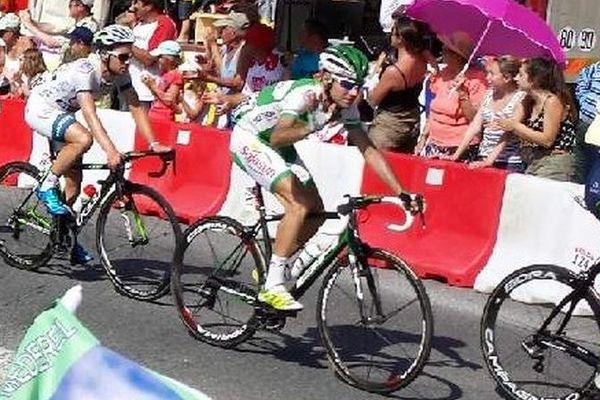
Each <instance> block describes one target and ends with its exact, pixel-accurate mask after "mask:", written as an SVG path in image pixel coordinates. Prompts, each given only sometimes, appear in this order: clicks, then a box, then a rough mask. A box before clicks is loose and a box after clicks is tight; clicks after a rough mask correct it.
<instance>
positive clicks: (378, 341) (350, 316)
mask: <svg viewBox="0 0 600 400" xmlns="http://www.w3.org/2000/svg"><path fill="white" fill-rule="evenodd" d="M254 197H255V199H256V209H257V211H258V213H259V216H260V217H259V220H258V222H256V223H255V224H254V225H252V226H243V225H242V224H241V223H239V222H238V221H236V220H235V219H232V218H228V217H222V216H214V217H208V218H203V219H200V220H199V221H197V222H196V223H194V224H193V225H191V226H190V227H189V228H188V229H187V230H186V231H185V232H184V236H183V240H182V241H181V242H180V244H179V246H178V248H177V252H176V255H175V259H174V267H173V280H172V292H173V294H174V297H175V303H176V306H177V309H178V311H179V315H180V318H181V320H182V321H183V323H184V325H185V326H186V328H187V329H188V331H189V332H190V333H191V334H192V335H193V336H194V337H195V338H197V339H199V340H201V341H204V342H207V343H209V344H212V345H216V346H220V347H225V348H231V347H234V346H236V345H238V344H240V343H242V342H244V341H246V340H248V339H249V338H250V337H252V335H253V334H254V333H255V332H256V331H257V330H261V329H263V330H268V331H278V330H280V329H282V328H283V327H284V325H285V322H286V318H288V317H295V316H296V314H295V313H290V312H287V313H286V312H281V311H277V310H274V309H273V308H271V307H270V306H268V305H266V304H264V303H261V302H259V301H258V299H257V294H258V291H259V288H260V287H262V285H263V284H264V281H265V279H266V268H267V260H268V259H269V258H270V256H271V239H270V236H269V230H268V226H267V224H268V223H269V222H274V221H279V220H281V218H282V215H267V213H266V212H265V207H264V200H263V197H262V193H261V191H260V187H259V186H257V187H256V188H255V189H254ZM421 200H422V198H421ZM379 203H393V204H395V205H398V206H400V207H402V202H401V201H400V199H399V198H398V197H383V196H360V197H347V201H346V202H345V203H344V204H342V205H340V206H339V207H338V210H337V212H323V213H320V215H321V216H324V217H326V218H327V219H333V218H340V216H348V225H347V228H346V229H345V231H344V232H343V233H342V234H341V235H340V237H339V240H338V242H337V243H335V244H332V245H331V246H330V248H329V249H328V250H326V251H323V252H322V254H321V255H320V256H318V257H317V258H316V259H314V260H313V261H312V262H311V263H309V264H308V265H305V267H304V270H303V271H302V273H301V275H300V276H299V278H298V279H297V281H296V282H295V285H294V287H293V288H292V289H291V290H290V293H291V294H292V296H293V297H294V298H296V299H300V298H301V297H302V296H303V295H304V294H305V293H306V291H307V290H308V289H309V288H310V287H311V286H312V285H313V284H314V283H315V282H316V281H317V279H318V278H319V276H321V275H322V274H323V273H324V272H326V274H325V277H324V279H323V282H322V285H321V287H320V290H319V295H318V300H317V310H316V316H317V326H318V332H319V334H320V337H321V339H322V341H323V343H324V346H325V349H326V351H327V356H328V359H329V362H330V365H331V367H332V368H333V370H334V371H335V372H336V374H337V376H338V377H340V378H341V379H342V380H344V381H345V382H346V383H349V384H351V385H353V386H356V387H359V388H361V389H363V390H367V391H371V392H379V393H390V392H393V391H396V390H398V389H400V388H402V387H404V386H406V385H408V384H409V383H410V382H411V381H412V380H413V379H415V378H416V376H417V375H418V374H419V372H420V371H421V370H422V368H423V366H424V364H425V362H426V361H427V359H428V357H429V353H430V350H431V339H432V335H433V317H432V312H431V306H430V303H429V298H428V296H427V293H426V291H425V288H424V286H423V284H422V283H421V281H420V279H419V278H418V277H417V275H416V274H415V273H414V272H413V270H412V269H411V268H410V266H409V265H408V263H407V262H405V261H404V260H402V259H401V258H399V257H398V256H396V255H393V254H391V253H389V252H387V251H385V250H381V249H376V248H372V247H370V246H369V245H368V244H366V243H364V242H362V241H361V239H360V237H359V234H358V224H357V212H358V210H362V209H365V208H366V207H368V206H369V205H372V204H379ZM405 214H406V216H407V217H406V221H405V223H404V224H403V225H402V226H400V225H394V224H392V225H390V226H389V227H390V229H393V230H400V231H401V230H404V229H408V228H409V227H410V225H411V224H412V222H413V217H412V216H411V215H410V214H409V213H405Z"/></svg>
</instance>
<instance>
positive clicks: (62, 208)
mask: <svg viewBox="0 0 600 400" xmlns="http://www.w3.org/2000/svg"><path fill="white" fill-rule="evenodd" d="M133 42H134V36H133V31H132V30H131V29H129V28H127V27H124V26H119V25H111V26H108V27H106V28H104V29H102V30H100V31H99V32H97V33H96V34H95V36H94V44H95V46H96V52H95V53H94V54H91V55H90V56H89V57H88V58H83V59H79V60H76V61H73V62H71V63H68V64H64V65H62V66H61V67H59V68H58V69H57V70H56V71H54V72H53V73H50V74H48V75H47V76H46V78H45V79H44V81H43V82H42V83H40V84H39V85H37V86H36V87H35V88H33V89H32V91H31V95H30V97H29V98H28V100H27V105H26V107H25V120H26V121H27V124H28V125H29V126H30V127H31V128H32V129H33V130H35V131H36V132H38V133H39V134H41V135H43V136H45V137H47V138H48V139H51V140H52V141H53V144H58V145H59V146H62V148H61V149H60V151H59V153H58V155H57V157H56V160H55V161H54V162H53V164H52V166H51V168H50V173H49V174H48V175H47V177H46V178H45V179H44V181H43V182H42V183H41V185H40V187H39V188H38V189H37V191H36V194H37V196H38V197H39V199H40V200H41V201H42V202H44V204H45V205H46V207H47V208H48V211H49V212H50V213H51V214H54V215H63V214H68V213H70V212H71V210H70V209H69V207H68V205H67V204H72V202H73V201H75V199H76V198H77V196H78V195H79V190H80V185H81V171H74V170H71V167H72V166H73V165H74V164H75V163H76V162H77V161H78V160H79V159H80V158H81V157H82V156H83V154H84V153H85V152H86V151H87V150H88V149H89V148H90V147H91V145H92V143H93V140H94V139H95V140H96V141H98V143H99V144H100V146H101V147H102V149H103V150H104V151H105V152H106V155H107V163H108V165H109V167H111V168H115V167H117V166H118V165H119V164H120V163H121V154H120V153H119V151H118V150H117V148H116V147H115V145H114V143H113V142H112V141H111V140H110V138H109V136H108V134H107V133H106V130H105V128H104V127H103V125H102V122H101V121H100V119H99V118H98V114H97V112H96V106H95V103H94V101H95V99H96V98H97V97H99V96H101V95H102V94H104V93H106V92H107V90H108V89H110V88H112V87H116V89H117V90H118V91H119V92H120V94H122V95H123V97H124V98H125V99H126V101H127V103H128V104H129V109H130V111H131V115H132V116H133V119H134V120H135V122H136V125H137V127H138V128H139V130H140V132H141V133H142V135H143V136H144V137H145V138H146V140H147V141H148V142H149V143H150V148H151V149H152V150H154V151H158V152H162V151H169V150H170V149H169V148H167V147H165V146H162V145H160V144H159V143H158V142H157V141H155V140H154V132H153V131H152V127H151V126H150V121H149V119H148V116H147V114H146V113H145V112H144V110H143V108H142V107H140V105H139V101H138V99H137V95H136V93H135V91H134V90H133V87H132V85H131V80H130V79H129V74H128V72H127V67H128V63H129V59H130V57H131V44H132V43H133ZM80 109H81V111H82V114H83V117H84V119H85V121H86V123H87V125H88V126H89V129H88V128H86V127H85V126H83V125H82V124H80V123H79V122H77V121H76V120H75V115H74V113H75V112H76V111H77V110H80ZM63 175H64V177H65V180H66V187H65V199H66V204H65V203H63V200H62V199H61V196H60V194H59V192H58V181H59V178H60V177H61V176H63ZM74 255H75V258H76V260H77V261H79V262H81V263H87V262H89V261H90V260H91V259H92V257H91V256H90V255H89V254H88V253H87V252H86V251H85V250H84V249H83V248H81V247H78V248H76V249H75V252H74Z"/></svg>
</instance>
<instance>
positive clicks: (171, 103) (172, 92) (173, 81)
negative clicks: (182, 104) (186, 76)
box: [142, 40, 183, 121]
mask: <svg viewBox="0 0 600 400" xmlns="http://www.w3.org/2000/svg"><path fill="white" fill-rule="evenodd" d="M150 55H151V56H152V57H157V59H158V70H159V74H160V77H159V78H158V80H157V79H154V78H152V77H151V76H145V77H143V78H142V81H143V82H144V84H145V85H146V86H148V88H149V89H150V91H151V92H152V95H153V96H154V97H155V100H154V102H153V103H152V105H151V107H150V111H149V112H148V115H149V116H150V117H151V118H157V119H168V120H171V121H174V120H175V112H176V111H177V109H178V105H179V99H180V97H181V90H182V88H183V77H182V74H181V72H180V71H179V70H178V69H177V67H178V66H179V64H181V47H180V46H179V44H178V43H177V42H176V41H174V40H167V41H164V42H162V43H161V44H160V45H158V47H157V48H156V49H154V50H152V51H151V52H150Z"/></svg>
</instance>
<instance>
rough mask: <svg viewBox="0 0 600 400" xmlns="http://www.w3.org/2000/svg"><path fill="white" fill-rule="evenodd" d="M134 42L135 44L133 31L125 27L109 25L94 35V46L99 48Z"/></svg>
mask: <svg viewBox="0 0 600 400" xmlns="http://www.w3.org/2000/svg"><path fill="white" fill-rule="evenodd" d="M133 42H135V37H134V36H133V31H132V30H131V28H128V27H126V26H123V25H116V24H115V25H109V26H107V27H106V28H103V29H101V30H99V31H98V32H96V34H95V35H94V45H95V46H96V47H98V48H105V47H113V46H118V45H120V44H132V43H133Z"/></svg>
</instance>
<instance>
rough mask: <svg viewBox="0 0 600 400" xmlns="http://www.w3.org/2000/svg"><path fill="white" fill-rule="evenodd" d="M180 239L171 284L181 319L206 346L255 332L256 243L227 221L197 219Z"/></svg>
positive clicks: (228, 343)
mask: <svg viewBox="0 0 600 400" xmlns="http://www.w3.org/2000/svg"><path fill="white" fill-rule="evenodd" d="M183 236H184V240H182V241H181V243H180V246H179V247H178V249H177V253H176V256H175V261H174V263H173V282H172V287H173V290H172V291H173V295H174V296H175V304H176V306H177V310H178V312H179V316H180V318H181V320H182V321H183V323H184V325H185V326H186V328H187V329H188V331H189V332H190V333H191V334H192V335H193V336H194V337H195V338H197V339H199V340H202V341H204V342H207V343H210V344H212V345H216V346H220V347H226V348H229V347H233V346H235V345H237V344H239V343H241V342H243V341H244V340H246V339H248V338H249V337H251V336H252V335H253V334H254V332H255V331H256V329H257V326H256V323H255V321H256V319H255V313H254V309H255V303H256V296H257V293H258V289H259V282H262V281H263V279H264V271H265V265H266V263H265V259H264V255H263V253H262V252H261V250H260V248H259V246H258V243H257V242H256V240H255V238H254V237H253V236H252V235H251V234H249V233H246V232H245V231H244V227H243V226H242V225H241V224H240V223H239V222H237V221H236V220H234V219H231V218H228V217H208V218H203V219H201V220H199V221H197V222H196V223H194V224H193V225H191V226H190V227H189V228H188V229H187V230H186V231H185V232H184V234H183ZM253 271H255V272H253Z"/></svg>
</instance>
